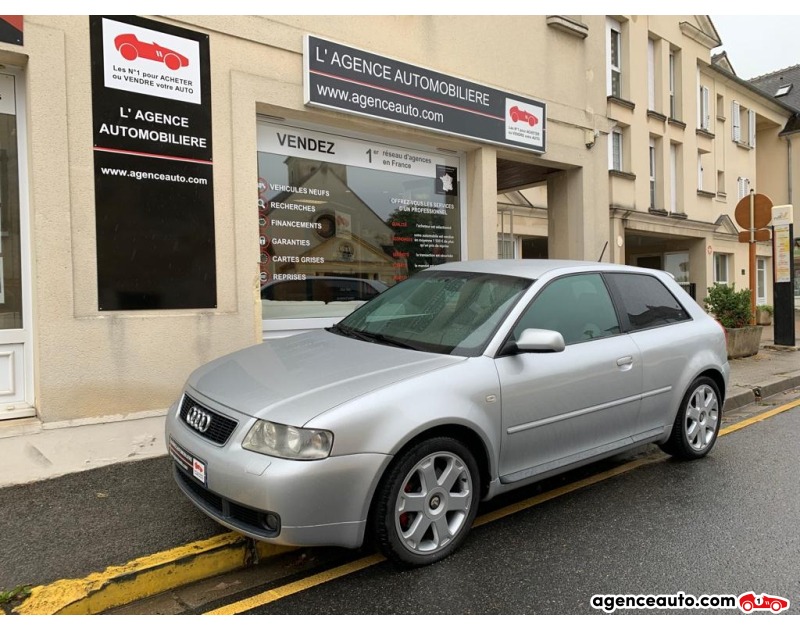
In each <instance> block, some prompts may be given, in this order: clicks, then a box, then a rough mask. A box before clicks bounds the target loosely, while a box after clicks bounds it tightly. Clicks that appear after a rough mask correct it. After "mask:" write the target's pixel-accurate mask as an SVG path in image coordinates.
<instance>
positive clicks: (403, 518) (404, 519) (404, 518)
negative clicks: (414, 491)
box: [400, 481, 411, 529]
mask: <svg viewBox="0 0 800 630" xmlns="http://www.w3.org/2000/svg"><path fill="white" fill-rule="evenodd" d="M403 491H404V492H410V491H411V482H410V481H409V482H408V483H407V484H406V487H405V488H403ZM410 520H411V515H410V514H409V513H408V512H403V513H402V514H401V515H400V527H402V528H403V529H408V524H409V521H410Z"/></svg>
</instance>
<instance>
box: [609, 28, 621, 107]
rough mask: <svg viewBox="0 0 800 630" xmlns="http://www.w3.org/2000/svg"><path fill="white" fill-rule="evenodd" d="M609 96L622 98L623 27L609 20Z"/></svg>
mask: <svg viewBox="0 0 800 630" xmlns="http://www.w3.org/2000/svg"><path fill="white" fill-rule="evenodd" d="M606 24H607V28H606V30H607V40H608V85H607V89H608V94H609V96H615V97H616V98H622V26H621V25H620V23H619V22H617V21H616V20H612V19H611V18H607V22H606Z"/></svg>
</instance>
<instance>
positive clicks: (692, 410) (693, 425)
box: [684, 385, 719, 451]
mask: <svg viewBox="0 0 800 630" xmlns="http://www.w3.org/2000/svg"><path fill="white" fill-rule="evenodd" d="M718 425H719V401H718V400H717V394H716V393H715V392H714V390H713V389H712V388H711V387H709V386H708V385H701V386H700V387H698V388H697V389H696V390H694V392H693V393H692V395H691V396H690V397H689V404H688V405H687V406H686V419H685V422H684V429H685V431H686V440H687V441H688V442H689V446H691V447H692V448H693V449H694V450H696V451H702V450H704V449H705V448H706V447H708V445H709V443H710V442H711V440H713V439H714V434H715V433H716V432H717V426H718Z"/></svg>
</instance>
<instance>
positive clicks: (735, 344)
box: [725, 326, 764, 359]
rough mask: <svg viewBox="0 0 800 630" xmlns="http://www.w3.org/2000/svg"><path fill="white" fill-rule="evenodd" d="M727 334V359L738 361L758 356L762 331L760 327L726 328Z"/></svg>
mask: <svg viewBox="0 0 800 630" xmlns="http://www.w3.org/2000/svg"><path fill="white" fill-rule="evenodd" d="M725 330H726V331H727V332H728V358H729V359H739V358H741V357H751V356H753V355H754V354H758V348H759V345H760V344H761V333H762V332H764V329H763V328H761V327H760V326H745V327H744V328H726V329H725Z"/></svg>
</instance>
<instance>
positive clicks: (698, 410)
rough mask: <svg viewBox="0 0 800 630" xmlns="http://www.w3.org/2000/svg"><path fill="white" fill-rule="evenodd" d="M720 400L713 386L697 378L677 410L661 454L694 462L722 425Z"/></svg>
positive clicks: (715, 436)
mask: <svg viewBox="0 0 800 630" xmlns="http://www.w3.org/2000/svg"><path fill="white" fill-rule="evenodd" d="M721 401H722V397H721V396H720V393H719V387H717V384H716V383H715V382H714V381H713V380H712V379H710V378H709V377H707V376H701V377H699V378H697V379H695V381H694V382H693V383H692V384H691V385H690V386H689V389H688V390H687V391H686V395H685V396H684V397H683V400H682V401H681V405H680V407H679V408H678V415H677V416H676V417H675V424H674V425H673V427H672V433H671V434H670V436H669V439H668V440H667V441H666V442H665V443H664V444H662V445H661V450H663V451H664V452H665V453H669V454H670V455H672V456H673V457H677V458H679V459H698V458H700V457H705V456H706V455H708V453H709V451H710V450H711V449H712V448H713V447H714V444H715V443H716V441H717V434H718V433H719V425H720V422H721V421H722V402H721Z"/></svg>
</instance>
